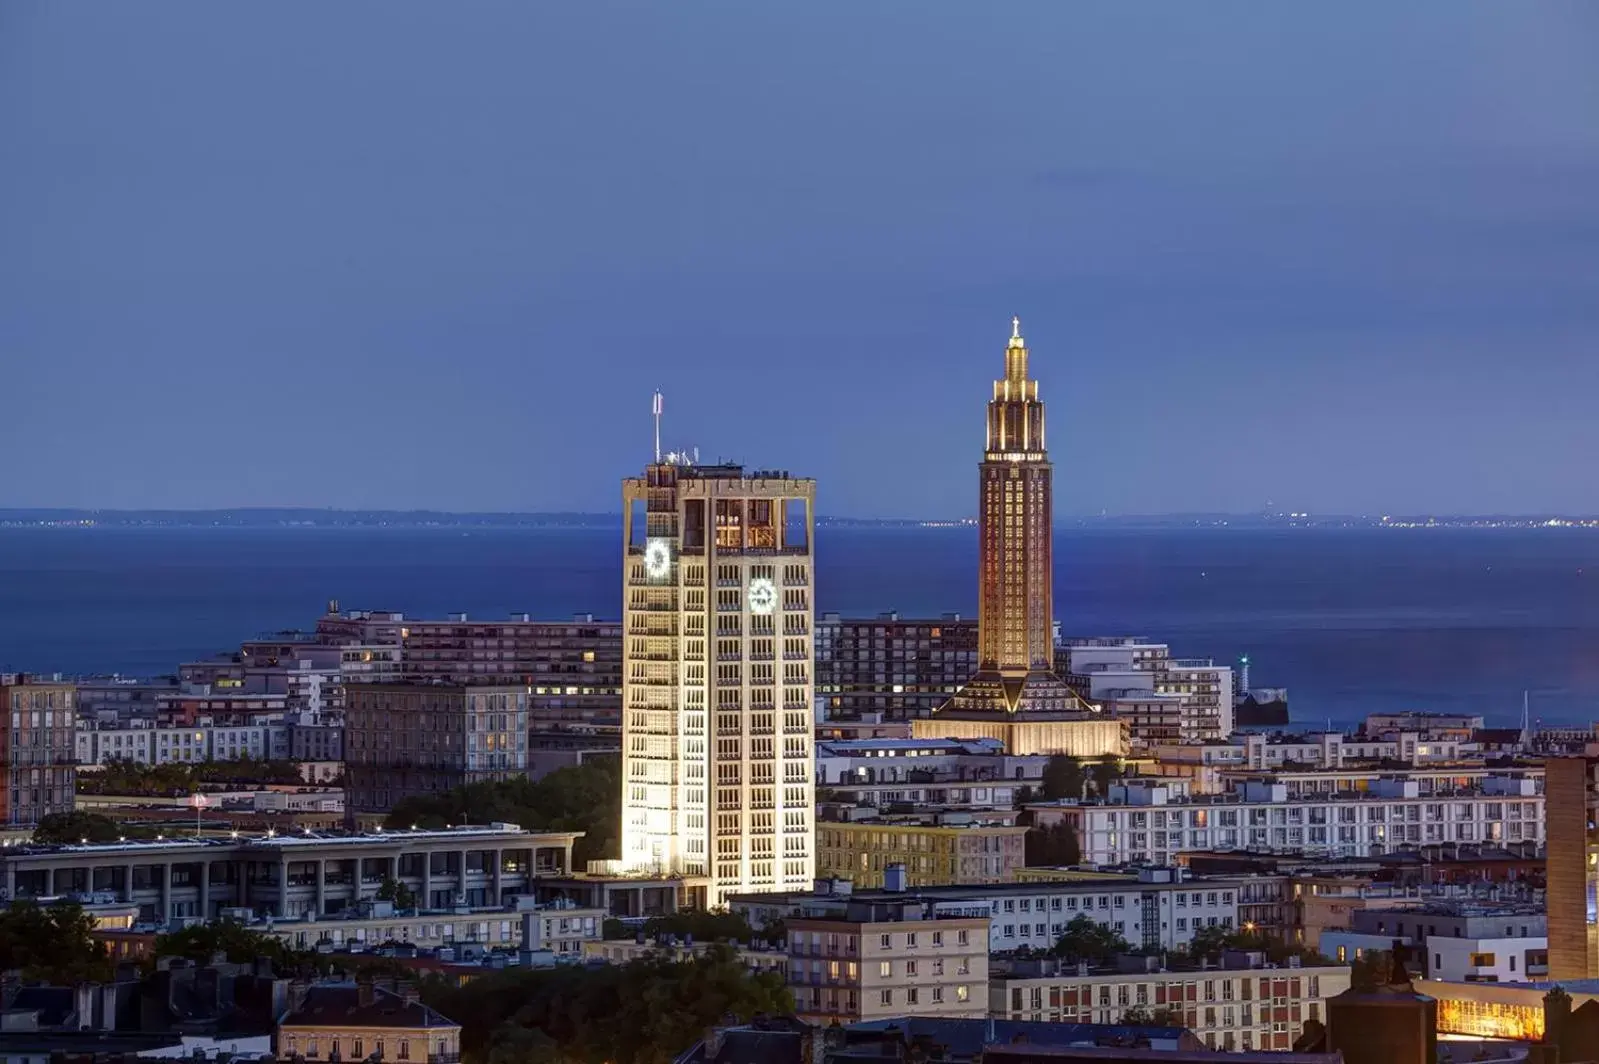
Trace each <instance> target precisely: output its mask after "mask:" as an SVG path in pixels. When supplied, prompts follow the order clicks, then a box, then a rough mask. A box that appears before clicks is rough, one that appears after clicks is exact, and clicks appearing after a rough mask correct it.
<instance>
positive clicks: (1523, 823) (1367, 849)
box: [1028, 771, 1544, 865]
mask: <svg viewBox="0 0 1599 1064" xmlns="http://www.w3.org/2000/svg"><path fill="white" fill-rule="evenodd" d="M1540 782H1541V781H1540V780H1539V779H1537V778H1535V777H1534V776H1532V775H1531V774H1527V773H1520V772H1514V771H1512V772H1505V773H1495V774H1489V775H1486V776H1484V777H1483V778H1482V779H1481V781H1480V783H1478V785H1477V786H1475V787H1472V788H1460V789H1457V790H1455V791H1453V792H1450V793H1447V794H1439V793H1435V794H1430V795H1425V796H1424V795H1422V794H1421V793H1420V791H1419V787H1418V785H1417V782H1416V781H1415V780H1412V779H1406V778H1392V779H1378V780H1375V781H1373V782H1372V783H1371V785H1370V787H1369V789H1367V790H1364V791H1338V792H1325V793H1312V792H1304V793H1301V794H1298V795H1290V794H1289V791H1288V788H1287V786H1285V785H1284V784H1282V783H1279V782H1270V781H1250V782H1246V783H1244V784H1243V785H1242V787H1241V788H1240V789H1238V790H1236V791H1234V792H1232V793H1229V794H1218V795H1202V796H1197V797H1192V798H1189V799H1186V800H1183V799H1180V798H1178V797H1177V796H1176V795H1175V794H1174V793H1173V790H1172V788H1171V786H1170V785H1168V784H1166V783H1163V782H1156V781H1152V780H1136V781H1129V782H1127V783H1125V784H1119V785H1116V786H1113V787H1112V788H1111V794H1110V798H1109V800H1107V801H1104V802H1097V801H1096V802H1079V803H1059V804H1054V803H1051V804H1040V805H1035V806H1029V807H1028V808H1029V809H1032V810H1033V811H1034V813H1035V823H1038V824H1041V825H1043V824H1049V823H1054V822H1056V821H1059V820H1063V821H1065V822H1066V823H1068V824H1071V825H1072V827H1073V828H1074V830H1075V831H1076V833H1077V841H1078V845H1079V846H1080V848H1081V851H1082V856H1083V860H1084V861H1085V862H1090V863H1093V864H1099V865H1118V864H1124V863H1129V862H1131V863H1149V864H1156V865H1167V864H1171V863H1172V862H1173V861H1174V859H1175V858H1176V856H1177V855H1178V854H1180V853H1183V852H1184V851H1187V850H1252V851H1262V852H1273V853H1304V854H1307V855H1317V856H1328V857H1365V856H1370V855H1372V854H1382V853H1394V852H1397V851H1399V850H1404V849H1414V848H1419V847H1421V846H1424V845H1427V844H1429V843H1446V842H1451V843H1452V842H1460V843H1534V844H1542V843H1543V841H1544V823H1543V822H1544V804H1543V794H1542V793H1541V788H1540V786H1539V784H1540Z"/></svg>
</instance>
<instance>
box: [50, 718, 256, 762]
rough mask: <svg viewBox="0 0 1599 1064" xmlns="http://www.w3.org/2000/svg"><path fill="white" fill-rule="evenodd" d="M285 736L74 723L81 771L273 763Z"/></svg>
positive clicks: (211, 727)
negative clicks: (125, 764)
mask: <svg viewBox="0 0 1599 1064" xmlns="http://www.w3.org/2000/svg"><path fill="white" fill-rule="evenodd" d="M286 736H287V728H286V726H285V725H283V724H252V725H237V726H227V725H216V724H197V725H195V726H194V727H192V728H171V727H169V728H157V727H151V726H149V722H148V721H142V720H132V721H125V722H122V723H121V724H119V725H108V724H106V723H103V722H96V721H92V720H87V719H82V720H80V721H79V722H78V731H77V737H76V743H77V757H78V764H80V765H99V764H104V763H105V762H107V761H114V760H127V761H135V762H137V763H139V764H141V765H166V764H170V763H172V762H185V763H194V762H197V761H229V760H233V759H236V758H241V757H248V758H255V759H258V760H259V759H265V758H269V757H275V756H278V751H279V750H280V748H282V747H284V746H285V744H286Z"/></svg>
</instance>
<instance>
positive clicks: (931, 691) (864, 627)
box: [816, 613, 977, 721]
mask: <svg viewBox="0 0 1599 1064" xmlns="http://www.w3.org/2000/svg"><path fill="white" fill-rule="evenodd" d="M976 671H977V619H976V618H962V617H961V615H960V614H958V613H946V614H944V615H943V616H942V617H938V618H902V617H901V616H900V615H899V614H898V613H883V614H879V615H878V616H876V617H872V618H860V617H850V618H846V617H843V616H841V615H839V614H837V613H824V614H822V615H821V616H820V617H818V618H817V621H816V698H817V703H818V705H819V706H820V707H821V708H822V709H823V711H824V712H825V714H826V716H827V718H828V719H841V720H860V719H863V718H866V717H870V716H873V715H876V716H878V717H880V718H881V719H884V720H895V721H904V720H912V719H915V718H917V717H926V716H930V715H931V714H932V712H933V710H935V709H937V708H938V707H939V706H941V705H943V704H944V703H945V702H947V701H948V700H949V697H950V695H952V694H954V693H955V690H956V688H958V687H959V686H960V685H961V684H962V683H965V682H966V678H967V677H968V676H970V675H971V674H972V673H974V672H976Z"/></svg>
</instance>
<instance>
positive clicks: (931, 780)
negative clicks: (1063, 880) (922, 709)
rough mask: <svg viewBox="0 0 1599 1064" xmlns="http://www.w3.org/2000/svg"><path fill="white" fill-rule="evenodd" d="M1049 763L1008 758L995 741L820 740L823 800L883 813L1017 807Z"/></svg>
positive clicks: (1040, 759)
mask: <svg viewBox="0 0 1599 1064" xmlns="http://www.w3.org/2000/svg"><path fill="white" fill-rule="evenodd" d="M1048 760H1049V758H1048V756H1047V755H1044V754H1022V755H1016V756H1012V755H1007V754H1006V753H1005V748H1004V745H1003V744H1002V743H1001V742H1000V741H999V740H998V739H855V740H833V741H818V742H817V744H816V786H817V789H818V794H819V795H825V797H819V798H818V801H819V802H822V803H824V804H825V803H843V804H845V805H848V806H853V807H856V808H861V809H876V810H879V811H884V812H886V811H889V810H891V809H896V810H897V809H906V808H910V809H915V808H918V807H921V808H929V809H934V808H936V809H940V810H958V809H966V810H981V809H1007V810H1008V809H1014V808H1015V804H1016V798H1017V796H1018V794H1019V793H1020V791H1021V789H1022V788H1023V787H1031V788H1033V789H1035V790H1036V789H1037V787H1038V786H1039V784H1040V782H1041V780H1042V777H1043V772H1044V765H1045V763H1047V762H1048Z"/></svg>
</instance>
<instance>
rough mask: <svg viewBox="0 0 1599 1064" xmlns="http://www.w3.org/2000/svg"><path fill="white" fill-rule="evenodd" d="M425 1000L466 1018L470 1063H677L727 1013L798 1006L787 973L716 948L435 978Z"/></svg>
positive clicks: (786, 1010) (745, 1015) (746, 1015)
mask: <svg viewBox="0 0 1599 1064" xmlns="http://www.w3.org/2000/svg"><path fill="white" fill-rule="evenodd" d="M422 999H423V1000H424V1001H426V1002H427V1003H428V1004H429V1005H431V1006H433V1007H434V1008H436V1009H438V1010H439V1011H440V1012H442V1013H444V1014H445V1015H446V1016H449V1017H451V1018H452V1019H454V1020H455V1021H456V1022H458V1023H460V1024H461V1045H462V1051H463V1057H464V1059H465V1060H466V1061H467V1062H468V1064H579V1062H583V1064H588V1062H598V1061H610V1062H612V1064H670V1061H672V1060H673V1059H674V1058H675V1057H676V1056H677V1055H678V1054H680V1053H682V1052H683V1050H685V1049H687V1048H688V1047H689V1046H691V1045H692V1044H693V1043H694V1042H695V1041H696V1040H698V1039H699V1038H700V1037H701V1036H702V1035H703V1034H704V1030H705V1028H706V1027H709V1026H712V1025H713V1024H717V1023H719V1022H721V1020H722V1018H723V1017H724V1016H728V1015H731V1016H733V1017H735V1018H736V1019H738V1020H740V1021H743V1020H748V1019H750V1018H751V1017H752V1016H754V1015H755V1014H756V1013H757V1012H764V1013H768V1014H790V1013H792V1012H793V1000H792V998H791V997H790V996H789V993H788V989H787V987H785V986H784V983H783V977H782V976H781V975H779V974H776V973H773V972H763V973H759V974H752V973H751V972H750V971H749V970H748V969H747V968H746V967H745V966H744V964H743V962H742V961H740V960H739V958H738V956H737V954H736V953H735V952H734V951H733V950H732V949H731V948H729V947H726V946H718V945H713V946H711V947H709V948H707V949H706V950H705V951H704V952H703V953H702V954H700V955H698V956H696V957H693V958H691V959H688V960H683V961H672V960H667V959H664V958H662V957H659V956H650V957H646V958H643V959H641V960H636V961H632V962H630V963H628V964H622V965H605V966H601V967H595V968H572V967H562V968H554V969H551V968H545V969H520V968H513V969H506V970H504V971H499V972H493V973H490V974H486V975H483V976H480V977H479V978H477V979H474V980H473V981H472V982H471V983H470V984H469V985H468V986H465V987H456V986H452V985H450V984H448V983H447V982H445V981H443V980H428V981H427V982H425V983H424V984H423V985H422Z"/></svg>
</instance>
